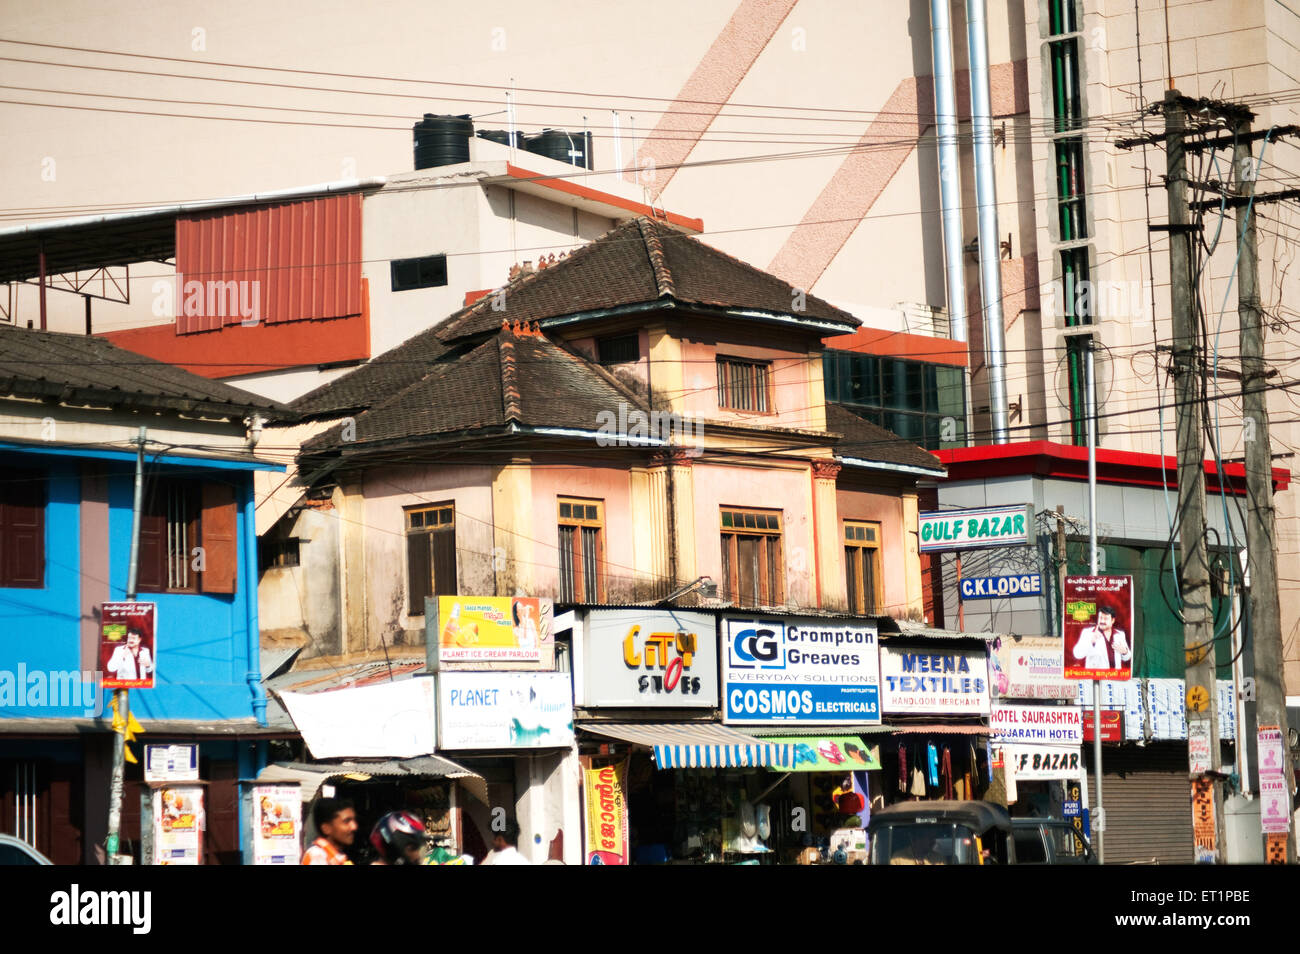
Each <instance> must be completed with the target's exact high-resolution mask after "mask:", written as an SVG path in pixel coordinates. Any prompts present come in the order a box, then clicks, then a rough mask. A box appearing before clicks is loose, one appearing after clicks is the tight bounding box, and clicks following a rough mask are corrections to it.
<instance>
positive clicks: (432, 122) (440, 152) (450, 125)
mask: <svg viewBox="0 0 1300 954" xmlns="http://www.w3.org/2000/svg"><path fill="white" fill-rule="evenodd" d="M413 132H414V136H415V168H416V169H431V168H433V167H434V166H451V165H455V164H456V163H458V162H469V141H470V138H471V137H472V136H473V135H474V123H473V120H472V119H471V117H470V116H469V115H464V116H435V115H434V114H433V113H425V114H424V118H423V119H422V120H420V121H419V122H418V123H416V124H415V127H414V130H413Z"/></svg>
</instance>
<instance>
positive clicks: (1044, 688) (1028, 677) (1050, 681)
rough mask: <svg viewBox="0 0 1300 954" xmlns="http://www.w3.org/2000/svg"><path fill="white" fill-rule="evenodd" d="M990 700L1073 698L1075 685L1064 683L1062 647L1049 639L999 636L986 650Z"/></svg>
mask: <svg viewBox="0 0 1300 954" xmlns="http://www.w3.org/2000/svg"><path fill="white" fill-rule="evenodd" d="M989 667H990V672H989V688H990V689H991V690H992V692H993V696H994V698H1002V699H1069V700H1073V699H1075V698H1076V697H1077V696H1078V694H1079V684H1078V683H1077V682H1067V681H1066V680H1065V644H1064V643H1063V642H1061V640H1059V639H1055V638H1053V637H1051V636H1022V637H1021V638H1020V639H1011V638H1008V637H1003V638H1002V640H1001V641H1000V642H999V643H998V644H996V645H995V646H993V647H992V648H991V649H990V651H989Z"/></svg>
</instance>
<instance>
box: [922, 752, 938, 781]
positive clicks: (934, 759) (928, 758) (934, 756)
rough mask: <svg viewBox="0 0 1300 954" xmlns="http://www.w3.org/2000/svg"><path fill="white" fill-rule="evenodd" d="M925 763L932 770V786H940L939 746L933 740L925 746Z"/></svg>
mask: <svg viewBox="0 0 1300 954" xmlns="http://www.w3.org/2000/svg"><path fill="white" fill-rule="evenodd" d="M925 763H926V767H927V768H928V769H929V770H930V787H931V788H938V787H939V747H938V746H937V745H935V744H934V743H933V742H931V743H929V744H928V745H926V747H925Z"/></svg>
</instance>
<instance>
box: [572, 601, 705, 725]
mask: <svg viewBox="0 0 1300 954" xmlns="http://www.w3.org/2000/svg"><path fill="white" fill-rule="evenodd" d="M717 632H718V631H717V625H716V623H715V622H714V619H713V617H712V616H710V615H708V614H707V613H693V612H685V611H678V610H600V609H593V610H591V611H590V612H589V613H588V614H587V616H586V620H585V623H584V625H583V626H582V627H581V628H580V629H577V630H575V633H574V636H575V638H578V639H580V640H581V643H582V645H581V646H578V647H576V650H577V652H576V655H577V656H578V658H579V659H580V660H581V664H582V668H581V671H580V672H578V673H577V674H576V675H577V680H576V686H577V693H578V698H577V700H576V701H577V703H578V705H581V706H590V707H593V708H597V707H601V706H606V707H624V708H640V707H649V708H674V709H680V708H705V709H716V708H717V707H718V635H717Z"/></svg>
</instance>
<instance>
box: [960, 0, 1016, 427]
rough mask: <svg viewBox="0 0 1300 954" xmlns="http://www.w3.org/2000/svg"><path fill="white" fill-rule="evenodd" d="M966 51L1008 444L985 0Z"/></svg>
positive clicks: (995, 392)
mask: <svg viewBox="0 0 1300 954" xmlns="http://www.w3.org/2000/svg"><path fill="white" fill-rule="evenodd" d="M966 44H967V48H968V49H969V52H970V112H971V138H972V141H973V146H974V151H975V203H976V206H977V208H978V212H979V250H980V296H981V298H982V299H983V301H984V342H985V352H986V358H987V367H988V376H989V412H990V415H991V417H992V424H993V427H992V430H993V442H994V443H995V444H1005V443H1006V442H1007V379H1006V373H1007V369H1006V341H1005V327H1004V326H1003V323H1002V248H1001V244H1000V243H999V241H998V195H997V186H996V184H995V183H994V180H993V117H992V107H991V106H990V104H989V43H988V24H987V22H986V19H985V10H984V0H966Z"/></svg>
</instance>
